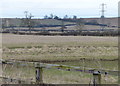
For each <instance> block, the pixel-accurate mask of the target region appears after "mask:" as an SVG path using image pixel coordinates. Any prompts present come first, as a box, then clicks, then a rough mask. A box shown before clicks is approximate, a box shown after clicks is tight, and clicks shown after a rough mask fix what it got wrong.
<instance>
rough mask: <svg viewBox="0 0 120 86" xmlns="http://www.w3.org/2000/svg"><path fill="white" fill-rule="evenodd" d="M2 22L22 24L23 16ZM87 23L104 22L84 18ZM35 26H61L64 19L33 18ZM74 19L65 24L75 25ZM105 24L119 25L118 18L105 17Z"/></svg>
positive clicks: (13, 24)
mask: <svg viewBox="0 0 120 86" xmlns="http://www.w3.org/2000/svg"><path fill="white" fill-rule="evenodd" d="M1 19H2V24H4V25H5V26H22V23H23V21H22V18H1ZM82 19H83V20H84V22H85V23H98V24H103V23H102V20H101V19H100V18H82ZM32 21H34V23H35V24H34V25H35V26H38V27H39V26H60V25H62V24H63V23H62V20H56V19H32ZM74 24H75V22H74V19H69V21H65V20H64V25H74ZM104 24H106V25H108V26H115V27H117V26H118V18H117V17H116V18H105V20H104Z"/></svg>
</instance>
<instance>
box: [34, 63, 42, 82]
mask: <svg viewBox="0 0 120 86" xmlns="http://www.w3.org/2000/svg"><path fill="white" fill-rule="evenodd" d="M35 68H36V72H35V74H36V84H42V83H43V80H42V73H43V69H42V67H40V64H39V63H36V64H35Z"/></svg>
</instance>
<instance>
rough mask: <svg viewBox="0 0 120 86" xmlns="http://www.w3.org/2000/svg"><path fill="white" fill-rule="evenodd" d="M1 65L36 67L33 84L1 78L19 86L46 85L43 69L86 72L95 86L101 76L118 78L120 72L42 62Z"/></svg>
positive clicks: (14, 62) (10, 62) (99, 81)
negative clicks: (20, 85)
mask: <svg viewBox="0 0 120 86" xmlns="http://www.w3.org/2000/svg"><path fill="white" fill-rule="evenodd" d="M0 63H1V64H9V65H14V64H19V65H21V66H27V64H26V63H31V64H33V65H34V67H35V69H36V70H35V78H36V82H31V81H25V80H21V79H12V78H7V77H0V78H2V79H3V80H4V81H6V82H7V81H9V82H16V83H19V84H23V83H25V82H27V83H29V84H30V83H35V84H42V83H44V81H43V78H42V73H43V72H44V71H43V68H47V69H59V70H65V71H78V72H84V73H90V74H93V81H92V82H93V84H94V85H95V84H101V78H102V77H101V74H105V75H107V74H109V75H115V76H118V71H112V70H101V69H95V68H84V69H83V67H76V66H68V65H58V64H46V63H40V62H26V61H1V62H0Z"/></svg>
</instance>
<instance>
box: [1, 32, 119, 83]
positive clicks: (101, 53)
mask: <svg viewBox="0 0 120 86" xmlns="http://www.w3.org/2000/svg"><path fill="white" fill-rule="evenodd" d="M2 37H3V55H2V57H3V59H17V60H30V61H40V60H46V61H50V60H51V61H54V60H59V61H60V60H78V59H80V58H88V59H93V58H95V59H101V58H102V59H117V58H118V38H117V37H93V36H35V35H13V34H3V35H2ZM72 64H73V63H72ZM116 64H117V63H116ZM116 64H115V65H116ZM66 65H67V64H66ZM88 65H89V64H88ZM110 65H111V64H110ZM98 66H101V64H98ZM107 67H108V66H107ZM107 67H105V68H107ZM111 67H112V68H114V67H113V64H112V66H111ZM26 69H27V68H19V67H8V68H6V70H4V74H5V75H7V76H10V77H16V76H17V77H16V78H23V79H31V78H34V79H35V77H34V73H35V71H34V69H30V68H29V67H28V70H26ZM108 69H109V68H108ZM110 69H111V68H110ZM113 70H114V69H113ZM115 70H117V69H116V68H115ZM13 73H14V74H15V75H14V74H13ZM12 74H13V75H12ZM43 75H44V76H43V79H44V82H45V83H52V84H53V83H54V84H79V83H80V84H88V83H89V82H90V79H91V75H89V74H85V73H79V72H69V71H59V70H58V71H56V70H47V69H45V70H44V74H43ZM104 79H106V78H104V77H103V80H104ZM103 83H112V84H113V83H117V77H115V76H108V77H107V82H104V81H103Z"/></svg>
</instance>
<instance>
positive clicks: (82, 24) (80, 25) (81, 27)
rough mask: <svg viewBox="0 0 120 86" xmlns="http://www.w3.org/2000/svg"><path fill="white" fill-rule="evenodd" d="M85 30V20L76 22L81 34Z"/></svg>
mask: <svg viewBox="0 0 120 86" xmlns="http://www.w3.org/2000/svg"><path fill="white" fill-rule="evenodd" d="M83 28H84V20H83V19H78V20H76V29H77V30H78V32H80V33H81V31H82V29H83Z"/></svg>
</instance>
